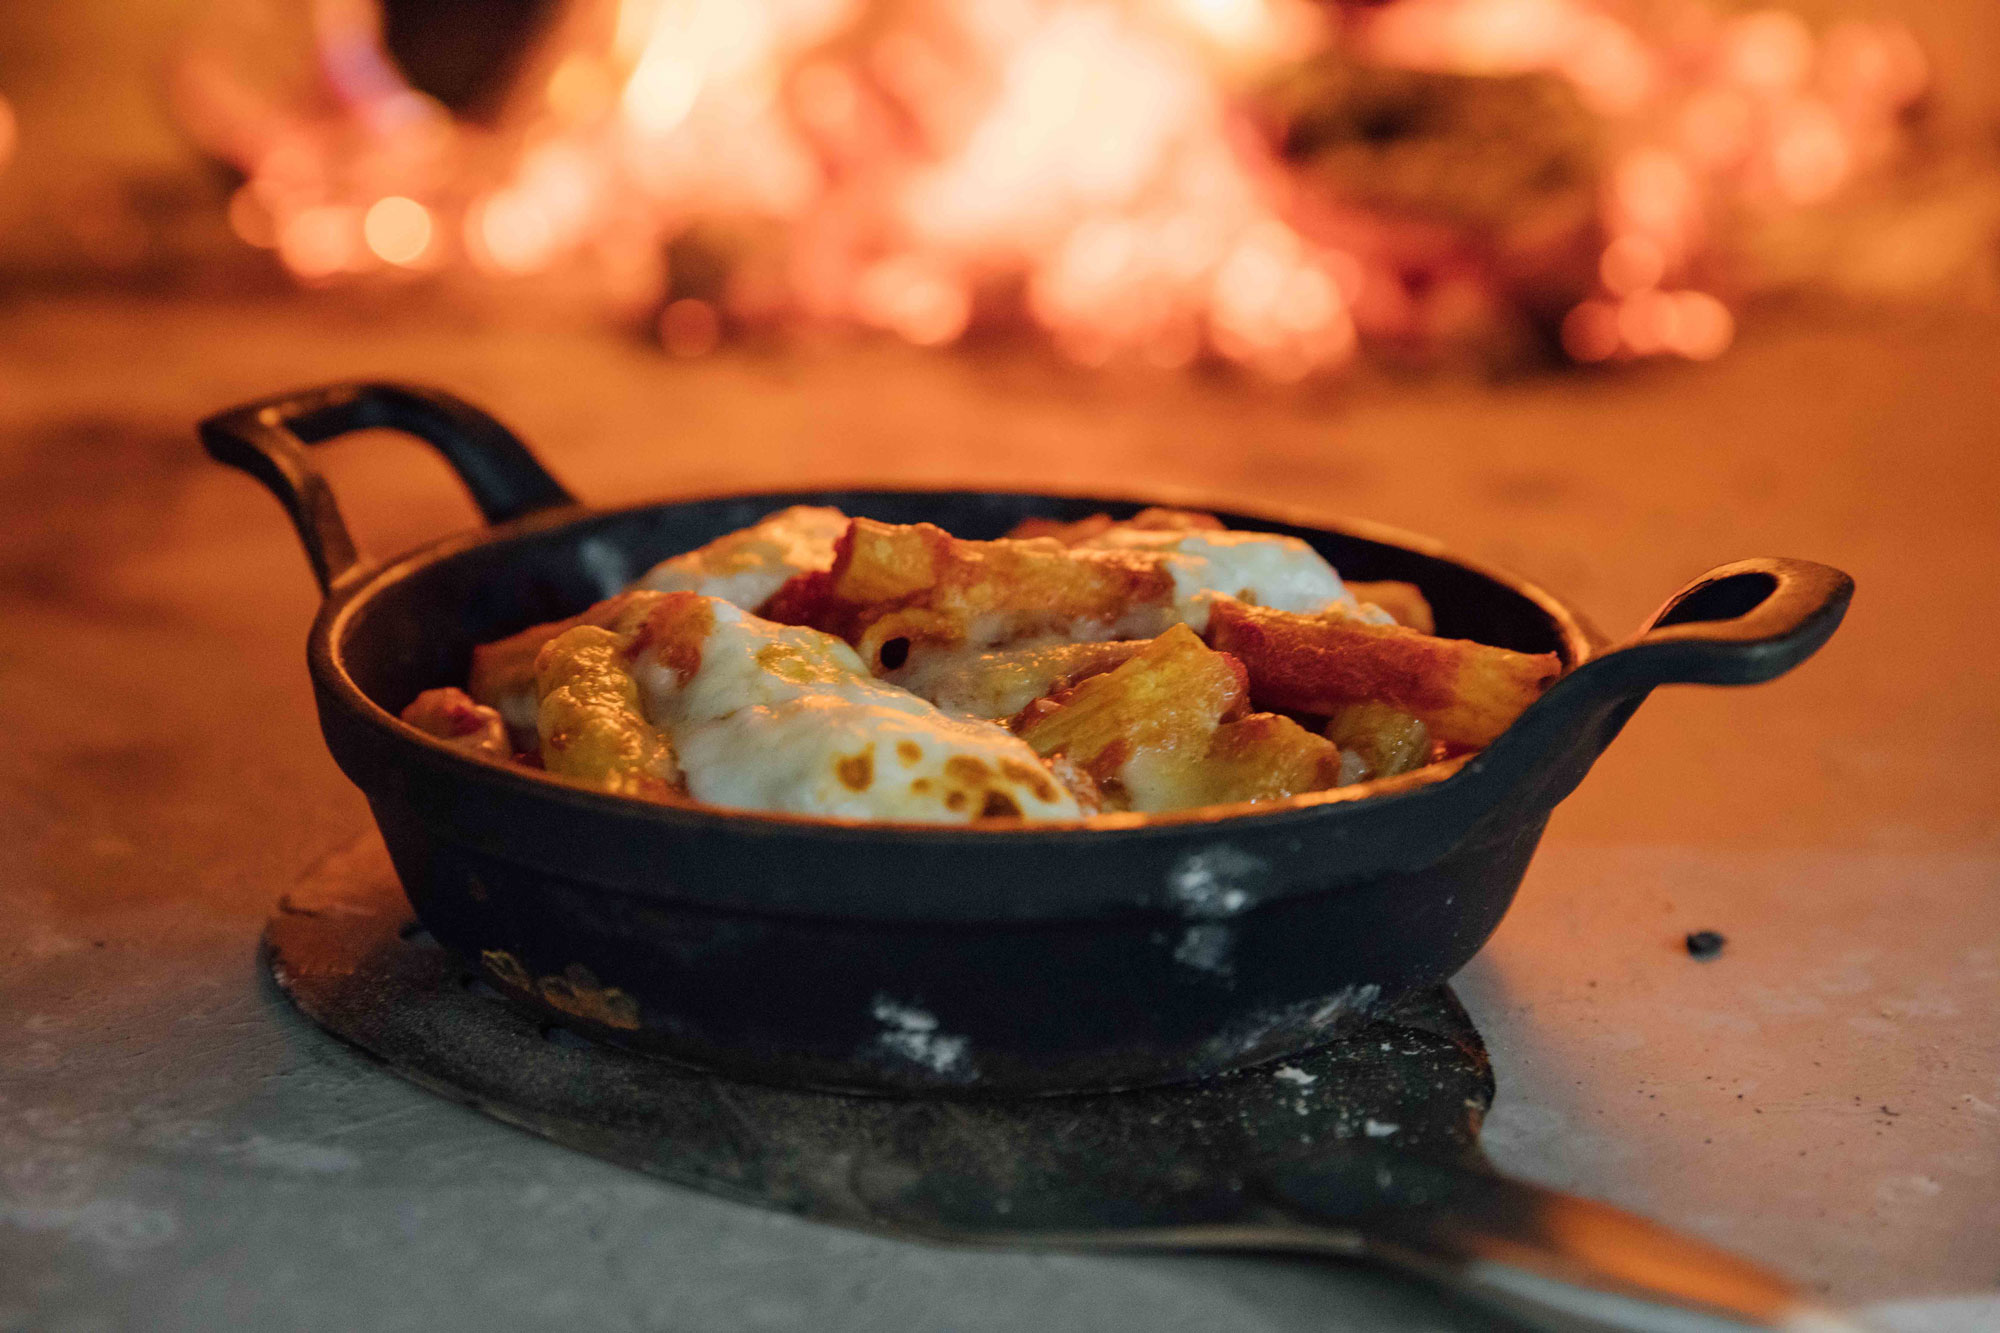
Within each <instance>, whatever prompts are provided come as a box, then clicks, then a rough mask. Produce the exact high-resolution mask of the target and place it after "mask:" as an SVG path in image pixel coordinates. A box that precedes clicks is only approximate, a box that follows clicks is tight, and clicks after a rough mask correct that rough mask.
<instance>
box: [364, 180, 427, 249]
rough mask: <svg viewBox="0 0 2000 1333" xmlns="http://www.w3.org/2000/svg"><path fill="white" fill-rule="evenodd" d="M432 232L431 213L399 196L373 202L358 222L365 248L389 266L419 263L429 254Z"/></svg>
mask: <svg viewBox="0 0 2000 1333" xmlns="http://www.w3.org/2000/svg"><path fill="white" fill-rule="evenodd" d="M434 232H435V228H434V227H433V226H432V224H431V211H430V210H429V209H428V208H425V207H424V206H423V205H422V204H420V203H418V202H417V201H416V200H414V199H410V198H406V197H405V196H403V195H399V194H392V195H390V196H389V197H388V198H386V199H378V200H376V201H375V202H374V204H372V205H371V206H370V207H369V209H368V212H367V213H366V214H365V215H364V216H363V217H362V219H361V234H362V236H363V238H364V239H366V240H367V242H368V248H369V249H370V250H373V251H374V252H375V254H376V255H377V257H379V258H381V259H384V260H386V261H388V262H389V263H391V264H401V265H405V266H407V265H411V264H417V263H420V262H422V260H423V259H424V257H425V256H426V255H427V254H429V253H430V248H431V239H432V237H433V234H434Z"/></svg>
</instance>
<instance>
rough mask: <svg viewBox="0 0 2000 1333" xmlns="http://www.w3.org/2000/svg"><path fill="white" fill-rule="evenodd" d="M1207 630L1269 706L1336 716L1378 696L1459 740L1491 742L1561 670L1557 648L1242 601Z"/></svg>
mask: <svg viewBox="0 0 2000 1333" xmlns="http://www.w3.org/2000/svg"><path fill="white" fill-rule="evenodd" d="M1208 636H1209V642H1210V643H1211V644H1212V645H1213V646H1214V647H1216V648H1217V649H1219V650H1221V651H1223V652H1227V653H1231V654H1234V655H1235V656H1236V657H1237V658H1239V659H1241V661H1242V663H1243V667H1244V670H1245V671H1247V672H1248V673H1249V677H1250V689H1251V693H1252V695H1253V696H1254V697H1255V698H1256V700H1257V702H1258V703H1260V704H1262V705H1264V706H1266V707H1270V708H1283V709H1287V710H1290V711H1292V712H1300V713H1319V714H1326V715H1330V714H1332V713H1334V712H1337V711H1338V710H1340V709H1341V708H1344V707H1345V706H1347V705H1348V704H1352V703H1364V702H1370V701H1373V702H1376V703H1382V704H1387V705H1388V706H1390V707H1392V708H1394V709H1397V710H1398V711H1400V712H1404V713H1408V714H1410V715H1411V716H1412V717H1416V718H1420V719H1422V720H1423V723H1424V725H1425V726H1426V727H1428V728H1430V734H1431V737H1432V738H1433V739H1434V740H1440V741H1443V742H1445V743H1446V744H1447V745H1452V746H1482V745H1486V744H1489V743H1490V742H1491V741H1492V740H1493V738H1494V737H1496V736H1498V735H1499V734H1500V733H1501V732H1503V731H1505V730H1506V729H1507V727H1508V726H1509V725H1510V724H1511V723H1512V722H1513V721H1514V719H1515V718H1517V717H1519V716H1520V715H1521V712H1522V710H1523V709H1525V708H1526V707H1527V706H1528V705H1529V704H1531V703H1533V702H1534V701H1535V700H1536V699H1537V698H1539V697H1541V693H1542V691H1543V689H1544V688H1546V687H1547V685H1548V683H1549V682H1550V681H1552V680H1554V679H1555V677H1556V674H1557V673H1558V672H1559V671H1560V670H1561V669H1562V662H1561V660H1560V659H1559V658H1557V657H1556V655H1555V654H1554V653H1517V652H1513V651H1512V650H1510V649H1506V648H1493V647H1489V646H1487V645H1486V644H1480V643H1473V642H1471V641H1470V640H1467V639H1439V638H1434V637H1432V636H1431V635H1428V634H1419V633H1418V632H1417V631H1415V630H1413V629H1405V628H1403V627H1402V626H1400V625H1370V624H1365V623H1363V622H1361V621H1359V620H1355V619H1352V618H1350V617H1346V616H1339V615H1328V616H1306V615H1296V614H1292V613H1290V612H1285V611H1273V610H1270V609H1268V608H1266V607H1261V606H1245V605H1243V604H1242V603H1241V602H1234V601H1222V602H1219V603H1217V604H1216V606H1215V608H1214V610H1213V612H1212V613H1211V615H1210V617H1209V625H1208Z"/></svg>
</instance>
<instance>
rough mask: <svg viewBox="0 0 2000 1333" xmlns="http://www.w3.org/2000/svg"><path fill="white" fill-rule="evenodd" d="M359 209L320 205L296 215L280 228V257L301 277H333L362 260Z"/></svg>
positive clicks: (309, 278) (316, 278)
mask: <svg viewBox="0 0 2000 1333" xmlns="http://www.w3.org/2000/svg"><path fill="white" fill-rule="evenodd" d="M361 253H362V251H361V226H360V217H359V215H358V212H357V210H355V209H352V208H346V207H342V206H339V205H335V204H320V205H317V206H315V207H312V208H307V209H304V210H302V211H300V212H298V213H294V214H293V215H292V216H291V217H290V218H288V219H287V220H286V221H285V223H284V225H283V226H282V227H280V228H279V229H278V257H279V258H280V259H282V260H284V262H285V267H286V268H289V269H290V270H291V271H292V272H294V273H296V274H298V275H299V276H300V277H301V278H305V279H308V280H318V279H324V278H330V277H332V276H334V275H335V274H336V273H340V272H343V271H345V270H346V269H348V268H350V267H352V266H353V265H354V264H355V262H356V261H357V260H358V259H359V258H360V257H361Z"/></svg>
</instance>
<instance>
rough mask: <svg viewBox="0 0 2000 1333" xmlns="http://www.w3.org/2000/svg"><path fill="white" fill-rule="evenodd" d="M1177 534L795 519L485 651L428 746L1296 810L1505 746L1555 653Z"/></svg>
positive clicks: (776, 800) (1070, 806)
mask: <svg viewBox="0 0 2000 1333" xmlns="http://www.w3.org/2000/svg"><path fill="white" fill-rule="evenodd" d="M1434 628H1435V627H1434V625H1433V622H1432V617H1431V608H1430V606H1429V604H1428V603H1427V602H1426V601H1425V599H1424V596H1423V594H1422V592H1421V591H1419V590H1418V589H1417V588H1416V587H1415V586H1414V585H1412V584H1407V583H1349V582H1343V581H1342V580H1341V578H1340V576H1339V574H1338V573H1336V572H1335V570H1334V569H1333V567H1332V566H1331V565H1329V564H1328V563H1327V562H1326V560H1325V559H1324V558H1322V557H1321V556H1320V555H1319V554H1318V553H1317V552H1316V551H1314V550H1313V549H1312V548H1311V547H1310V546H1308V545H1307V544H1306V543H1304V542H1302V541H1300V540H1298V539H1297V538H1293V537H1285V536H1279V535H1276V534H1272V533H1264V532H1238V531H1231V530H1228V529H1225V528H1224V527H1223V525H1222V523H1221V522H1220V521H1218V520H1217V519H1215V518H1214V517H1212V516H1210V515H1208V514H1202V513H1195V512H1191V511H1186V510H1171V509H1148V510H1144V511H1142V512H1141V513H1139V514H1137V515H1135V516H1134V517H1132V518H1129V519H1123V520H1116V521H1114V520H1113V519H1111V518H1110V517H1109V516H1108V515H1102V514H1100V515H1097V516H1095V517H1092V518H1087V519H1083V520H1081V521H1078V522H1074V523H1060V522H1054V521H1051V520H1044V519H1030V520H1028V521H1026V522H1024V523H1022V524H1021V525H1020V526H1018V527H1017V528H1015V529H1014V531H1013V532H1011V533H1009V534H1008V535H1007V536H1006V537H1004V538H1002V539H1000V540H997V541H966V540H962V539H960V538H957V537H954V536H952V535H951V534H950V533H948V532H946V531H944V530H943V529H942V528H938V527H934V526H932V525H930V524H928V523H917V524H909V525H900V524H892V523H879V522H876V521H874V520H873V519H867V518H850V517H848V516H847V515H845V514H843V513H841V512H840V511H838V510H835V509H827V508H819V507H812V506H795V507H793V508H790V509H785V510H782V511H780V512H778V513H775V514H772V515H770V516H769V517H768V518H766V519H764V520H763V521H762V522H760V523H757V524H756V525H754V526H752V527H749V528H745V529H743V530H742V531H739V532H734V533H730V534H729V535H727V536H724V537H721V538H718V539H717V540H715V541H713V542H710V543H709V544H708V545H706V546H703V547H701V548H699V549H698V550H694V551H690V552H688V553H686V554H685V555H678V556H675V557H673V558H672V559H670V560H667V561H665V562H664V563H662V564H660V565H658V566H656V567H655V568H653V569H652V570H651V571H649V572H648V573H647V574H646V575H645V576H644V577H643V578H641V579H639V580H638V581H637V582H636V583H635V584H633V585H632V586H631V587H630V588H628V589H627V590H625V591H624V592H622V593H620V594H618V595H617V596H615V597H612V598H609V599H608V600H606V601H603V602H599V603H598V604H597V605H595V606H593V607H591V608H589V609H588V610H586V611H584V612H583V613H581V614H580V615H576V616H572V617H570V618H569V619H568V620H563V621H558V622H555V623H553V624H548V625H538V626H536V627H534V628H532V629H528V630H524V631H522V632H521V633H519V634H516V635H514V636H512V637H511V638H507V639H502V640H500V641H499V642H497V643H490V644H486V645H483V646H481V647H479V648H477V649H476V650H474V653H473V659H472V670H471V677H470V679H469V680H468V681H467V682H466V685H465V687H464V688H463V689H459V688H446V689H434V690H428V691H426V692H425V693H423V694H422V695H420V696H418V698H417V699H416V700H415V701H414V702H413V703H411V704H410V706H409V707H408V708H407V709H405V710H404V712H403V720H404V721H405V722H408V723H409V724H411V725H412V726H414V727H417V728H418V729H419V730H422V731H424V732H426V733H428V734H430V735H432V736H434V737H437V738H439V739H441V740H443V741H445V742H446V743H448V744H450V745H453V746H456V747H460V748H462V749H465V750H468V751H471V752H474V753H478V754H483V755H488V756H491V757H494V758H498V759H503V760H512V761H515V762H519V763H523V764H528V765H532V766H535V767H539V768H542V769H545V770H547V771H548V772H549V773H551V774H554V775H556V776H558V777H561V778H564V779H568V780H570V781H573V782H577V783H581V784H584V785H587V786H590V787H593V788H596V789H598V790H602V791H607V792H613V793H617V794H619V795H623V796H629V797H633V798H636V799H639V800H648V801H663V802H672V803H681V804H687V803H693V804H699V805H705V806H714V807H721V808H726V809H731V810H757V811H776V812H783V813H789V814H799V815H816V816H833V817H839V818H848V819H864V820H871V819H872V820H894V821H906V822H925V823H971V822H973V821H981V820H1011V821H1029V822H1046V821H1050V820H1074V819H1078V818H1081V817H1083V816H1085V815H1091V814H1097V813H1100V812H1107V811H1137V812H1145V813H1151V812H1159V811H1169V810H1184V809H1189V808H1191V807H1195V806H1204V805H1217V804H1228V803H1236V802H1251V801H1268V800H1274V799H1277V798H1281V797H1286V796H1292V795H1295V794H1298V793H1300V792H1310V791H1319V790H1323V789H1326V788H1331V787H1339V786H1345V785H1347V784H1350V783H1356V782H1363V781H1367V780H1368V779H1371V778H1377V777H1386V776H1390V775H1393V774H1397V773H1403V772H1407V771H1409V770H1411V769H1414V768H1418V767H1420V766H1422V765H1424V764H1428V763H1432V762H1435V761H1437V760H1439V759H1442V758H1445V757H1448V756H1451V755H1456V754H1461V753H1464V752H1466V751H1469V750H1474V749H1477V748H1479V747H1481V746H1484V745H1486V744H1487V743H1489V742H1490V741H1492V740H1493V738H1494V737H1496V736H1498V735H1499V734H1500V733H1501V731H1503V730H1505V729H1506V727H1507V726H1508V724H1509V723H1511V722H1512V721H1513V720H1514V719H1515V718H1516V717H1517V716H1519V714H1520V713H1521V711H1522V710H1523V709H1524V708H1526V707H1527V706H1528V705H1529V704H1530V703H1532V702H1533V701H1534V700H1535V699H1536V698H1537V697H1538V696H1539V695H1540V694H1541V692H1542V691H1543V690H1544V689H1545V688H1546V687H1547V686H1548V684H1549V682H1550V681H1552V680H1553V679H1554V678H1555V677H1556V675H1557V674H1558V672H1559V670H1560V662H1559V660H1558V659H1557V657H1556V656H1555V655H1554V654H1553V653H1542V654H1532V653H1519V652H1513V651H1511V650H1508V649H1505V648H1495V647H1489V646H1487V645H1484V644H1478V643H1472V642H1469V641H1467V640H1463V639H1448V638H1440V637H1437V636H1436V635H1435V634H1434V633H1433V630H1434Z"/></svg>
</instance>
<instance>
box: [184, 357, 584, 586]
mask: <svg viewBox="0 0 2000 1333" xmlns="http://www.w3.org/2000/svg"><path fill="white" fill-rule="evenodd" d="M197 429H198V430H199V432H200V434H201V442H202V446H203V447H204V448H205V449H207V450H208V452H209V456H210V457H212V458H214V459H215V461H216V462H218V463H226V464H227V465H229V466H230V467H233V468H238V469H240V470H242V471H244V472H247V473H249V474H250V475H251V476H253V477H255V478H256V479H257V480H258V481H260V482H262V483H263V484H264V486H265V487H266V488H267V489H268V490H269V491H270V492H271V494H273V495H275V496H277V497H278V501H279V503H281V504H283V505H284V506H285V512H287V513H288V514H290V515H291V517H292V526H294V527H295V528H297V529H298V533H299V540H300V542H302V543H303V544H304V546H305V548H306V558H307V559H309V560H311V561H312V567H313V577H314V578H316V579H318V580H319V586H320V591H321V592H323V593H327V592H331V591H332V590H333V588H334V586H335V585H336V584H338V583H340V582H342V581H343V580H344V579H346V578H347V577H348V576H349V575H350V574H352V573H353V572H354V571H355V570H356V569H358V568H359V567H360V566H361V563H362V562H361V556H360V553H359V552H358V551H356V550H355V547H354V538H353V537H352V536H351V535H350V534H349V533H348V530H347V522H346V520H345V519H343V518H342V517H341V513H340V505H339V504H338V503H337V502H336V501H335V500H334V496H333V490H332V488H331V487H330V486H328V485H327V482H326V478H325V477H324V476H323V475H322V474H321V472H320V470H319V469H318V467H316V466H315V465H314V464H313V461H312V458H311V456H310V455H309V454H308V453H307V450H306V446H308V445H314V444H320V443H323V442H325V441H327V440H331V439H335V438H337V437H338V436H342V435H348V434H351V433H353V432H354V431H358V430H396V431H401V432H403V433H404V434H406V435H412V436H415V437H416V438H417V439H420V440H422V441H423V442H424V443H426V444H428V445H430V446H431V447H432V448H433V449H436V450H437V451H438V452H439V453H440V454H442V455H444V459H445V461H446V462H447V463H449V464H450V465H451V468H452V471H454V472H456V473H457V474H458V476H459V479H460V480H462V481H463V482H464V483H465V488H466V490H468V491H470V492H471V493H472V499H473V503H475V504H477V505H478V506H479V512H480V513H481V514H482V515H484V516H485V518H486V521H487V522H488V523H504V522H506V521H507V520H509V519H514V518H520V517H522V516H523V515H526V514H532V513H536V512H539V511H541V510H544V509H556V508H560V507H563V506H565V505H571V504H574V503H576V500H575V497H573V496H572V495H571V494H570V493H569V491H568V490H567V489H565V488H564V487H563V485H562V483H561V482H559V481H557V480H556V479H555V478H554V477H552V476H550V475H549V472H548V470H547V469H546V468H544V467H543V466H542V465H541V462H540V460H538V459H537V458H536V457H535V456H534V455H533V454H532V453H530V452H529V451H528V447H527V446H526V445H524V444H522V443H521V441H520V438H519V437H518V436H516V435H515V434H514V432H512V431H510V430H508V429H507V428H506V427H505V426H503V425H501V424H500V423H499V422H498V421H496V420H494V419H493V418H492V417H491V416H489V415H487V414H486V413H485V412H482V411H480V410H479V409H478V408H476V407H474V406H473V405H472V404H470V403H468V402H466V401H465V400H464V399H462V398H458V397H455V396H454V395H452V394H448V393H445V392H444V391H443V390H440V389H428V388H421V387H419V386H416V385H411V384H395V383H390V382H386V381H369V382H357V383H351V384H330V385H326V386H324V387H321V388H317V389H303V390H299V391H298V392H295V393H285V394H278V395H276V396H274V397H271V398H264V399H260V400H258V401H257V402H254V403H245V404H244V405H242V406H241V407H233V408H231V409H229V410H228V411H226V412H218V413H217V414H216V415H214V416H212V417H209V418H207V419H206V420H204V421H203V422H202V423H201V424H200V426H199V427H197Z"/></svg>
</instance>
